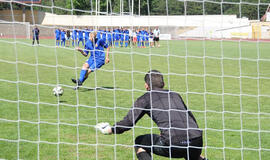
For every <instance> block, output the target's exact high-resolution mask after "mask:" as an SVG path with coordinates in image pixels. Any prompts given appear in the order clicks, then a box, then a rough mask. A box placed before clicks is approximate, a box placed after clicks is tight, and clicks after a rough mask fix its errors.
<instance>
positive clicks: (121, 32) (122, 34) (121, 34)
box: [119, 28, 125, 47]
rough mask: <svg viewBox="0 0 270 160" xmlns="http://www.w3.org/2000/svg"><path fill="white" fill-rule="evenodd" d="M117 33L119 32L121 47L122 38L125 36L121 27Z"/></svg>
mask: <svg viewBox="0 0 270 160" xmlns="http://www.w3.org/2000/svg"><path fill="white" fill-rule="evenodd" d="M119 33H120V45H121V47H123V43H124V38H125V37H124V34H125V33H124V29H123V28H121V29H120V32H119Z"/></svg>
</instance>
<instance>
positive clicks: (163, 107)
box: [96, 70, 204, 160]
mask: <svg viewBox="0 0 270 160" xmlns="http://www.w3.org/2000/svg"><path fill="white" fill-rule="evenodd" d="M144 80H145V88H146V90H147V93H145V94H144V95H142V96H141V97H139V98H138V99H137V100H136V102H135V103H134V106H133V108H132V109H130V110H129V112H128V113H127V115H126V116H125V117H124V119H123V120H121V121H120V122H117V123H116V124H115V125H114V126H112V127H110V125H109V124H108V123H104V122H103V123H99V124H97V125H96V128H97V129H98V130H100V131H101V132H102V133H103V134H122V133H123V132H125V131H128V130H130V129H131V128H132V127H133V126H134V125H135V124H136V123H137V122H138V121H139V120H140V119H141V118H142V117H143V116H144V115H145V114H147V115H148V116H149V117H151V119H152V120H153V121H154V122H155V123H156V124H157V126H158V127H159V129H160V132H161V133H160V135H157V134H145V135H140V136H138V137H136V139H135V146H134V147H135V152H136V156H137V158H138V159H139V160H151V153H154V154H156V155H160V156H164V157H171V158H185V159H186V160H202V159H204V158H203V157H201V156H200V154H201V151H202V146H203V139H202V131H201V130H200V129H199V128H198V124H197V122H196V119H195V117H194V116H193V114H192V113H191V111H189V110H188V109H187V107H186V105H185V103H184V101H183V100H182V98H181V96H180V95H179V94H178V93H175V92H171V91H168V90H164V89H163V87H164V81H163V75H162V74H161V73H160V72H159V71H157V70H152V71H149V72H148V73H147V74H146V75H145V77H144Z"/></svg>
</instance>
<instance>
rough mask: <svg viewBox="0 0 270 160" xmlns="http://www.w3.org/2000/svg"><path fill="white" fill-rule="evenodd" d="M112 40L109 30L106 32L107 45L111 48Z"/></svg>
mask: <svg viewBox="0 0 270 160" xmlns="http://www.w3.org/2000/svg"><path fill="white" fill-rule="evenodd" d="M112 38H113V36H112V32H111V30H110V29H109V30H108V31H107V41H108V42H107V43H108V45H109V46H112Z"/></svg>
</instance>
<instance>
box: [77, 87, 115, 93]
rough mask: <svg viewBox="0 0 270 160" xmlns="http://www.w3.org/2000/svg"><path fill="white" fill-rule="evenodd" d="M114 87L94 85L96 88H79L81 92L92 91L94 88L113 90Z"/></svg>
mask: <svg viewBox="0 0 270 160" xmlns="http://www.w3.org/2000/svg"><path fill="white" fill-rule="evenodd" d="M113 89H115V88H114V87H103V86H102V87H96V88H81V89H80V91H81V92H87V91H94V90H113Z"/></svg>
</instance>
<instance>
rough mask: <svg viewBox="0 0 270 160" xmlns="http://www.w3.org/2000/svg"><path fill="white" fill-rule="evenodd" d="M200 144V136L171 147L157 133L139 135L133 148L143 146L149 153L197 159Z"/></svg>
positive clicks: (201, 142) (191, 159) (189, 159)
mask: <svg viewBox="0 0 270 160" xmlns="http://www.w3.org/2000/svg"><path fill="white" fill-rule="evenodd" d="M202 146H203V140H202V137H198V138H194V139H191V140H189V145H188V144H187V142H186V141H184V142H182V143H181V142H180V143H179V145H177V146H172V147H171V146H169V145H168V144H166V143H165V142H164V140H162V138H161V136H159V135H157V134H152V135H151V134H145V135H141V136H138V137H137V138H136V140H135V150H137V149H138V148H143V149H144V150H146V152H147V153H149V154H150V155H151V153H154V154H156V155H160V156H164V157H170V158H185V159H186V160H198V159H199V157H200V155H201V152H202Z"/></svg>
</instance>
